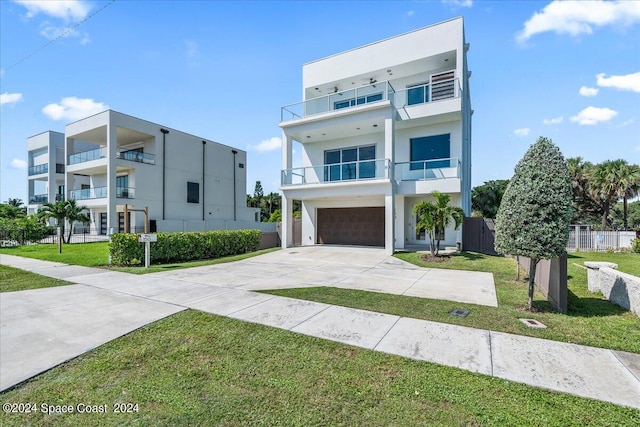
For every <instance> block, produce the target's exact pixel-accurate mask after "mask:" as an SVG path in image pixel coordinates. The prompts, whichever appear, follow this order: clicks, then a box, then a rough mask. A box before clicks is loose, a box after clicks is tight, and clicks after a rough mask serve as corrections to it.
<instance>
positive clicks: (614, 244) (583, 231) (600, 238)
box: [567, 225, 637, 252]
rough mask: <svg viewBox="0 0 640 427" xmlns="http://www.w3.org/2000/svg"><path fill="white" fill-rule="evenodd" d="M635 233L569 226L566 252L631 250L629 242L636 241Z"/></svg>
mask: <svg viewBox="0 0 640 427" xmlns="http://www.w3.org/2000/svg"><path fill="white" fill-rule="evenodd" d="M636 238H637V237H636V232H635V231H598V230H592V229H591V228H590V227H581V226H575V225H572V226H571V231H570V232H569V240H568V242H567V251H568V252H572V251H594V252H605V251H607V250H612V251H618V250H620V249H629V248H631V241H632V240H634V239H636Z"/></svg>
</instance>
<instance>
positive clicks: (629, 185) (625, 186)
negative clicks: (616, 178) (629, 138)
mask: <svg viewBox="0 0 640 427" xmlns="http://www.w3.org/2000/svg"><path fill="white" fill-rule="evenodd" d="M620 194H622V207H623V210H622V211H623V218H624V221H623V224H624V229H625V230H628V229H629V222H628V213H629V209H628V204H627V201H628V199H632V198H634V197H636V196H637V195H638V194H640V166H638V165H629V164H626V162H625V165H624V167H623V168H622V171H621V176H620Z"/></svg>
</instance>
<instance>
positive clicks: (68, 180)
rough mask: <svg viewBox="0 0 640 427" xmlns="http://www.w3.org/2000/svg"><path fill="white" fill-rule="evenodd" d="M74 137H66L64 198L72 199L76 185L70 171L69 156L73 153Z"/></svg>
mask: <svg viewBox="0 0 640 427" xmlns="http://www.w3.org/2000/svg"><path fill="white" fill-rule="evenodd" d="M73 151H74V147H73V138H65V139H64V164H65V167H64V199H65V200H68V199H70V198H71V197H70V194H71V191H72V190H73V186H74V185H75V182H74V179H73V173H70V172H69V156H70V155H71V154H73Z"/></svg>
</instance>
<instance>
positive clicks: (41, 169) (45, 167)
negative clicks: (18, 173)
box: [29, 163, 49, 176]
mask: <svg viewBox="0 0 640 427" xmlns="http://www.w3.org/2000/svg"><path fill="white" fill-rule="evenodd" d="M47 172H49V164H47V163H43V164H41V165H35V166H29V176H31V175H39V174H41V173H47Z"/></svg>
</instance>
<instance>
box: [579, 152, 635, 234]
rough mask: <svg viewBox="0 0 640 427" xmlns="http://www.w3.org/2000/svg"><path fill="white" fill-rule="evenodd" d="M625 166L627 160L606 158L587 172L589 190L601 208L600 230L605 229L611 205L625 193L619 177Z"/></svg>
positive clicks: (622, 173)
mask: <svg viewBox="0 0 640 427" xmlns="http://www.w3.org/2000/svg"><path fill="white" fill-rule="evenodd" d="M627 166H628V165H627V162H626V161H624V160H621V159H618V160H607V161H605V162H602V163H599V164H597V165H595V166H594V167H593V168H592V169H591V170H590V171H589V173H588V177H587V179H588V183H589V184H588V185H589V192H590V193H591V196H592V198H593V199H594V200H595V201H596V202H597V203H598V204H599V206H600V208H601V210H602V230H606V229H607V222H608V219H609V213H610V211H611V207H612V206H614V205H615V204H616V203H617V202H618V200H620V199H621V198H622V197H623V196H624V194H625V189H626V187H625V186H624V185H622V184H621V179H622V178H623V176H624V175H625V172H626V170H627Z"/></svg>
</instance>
